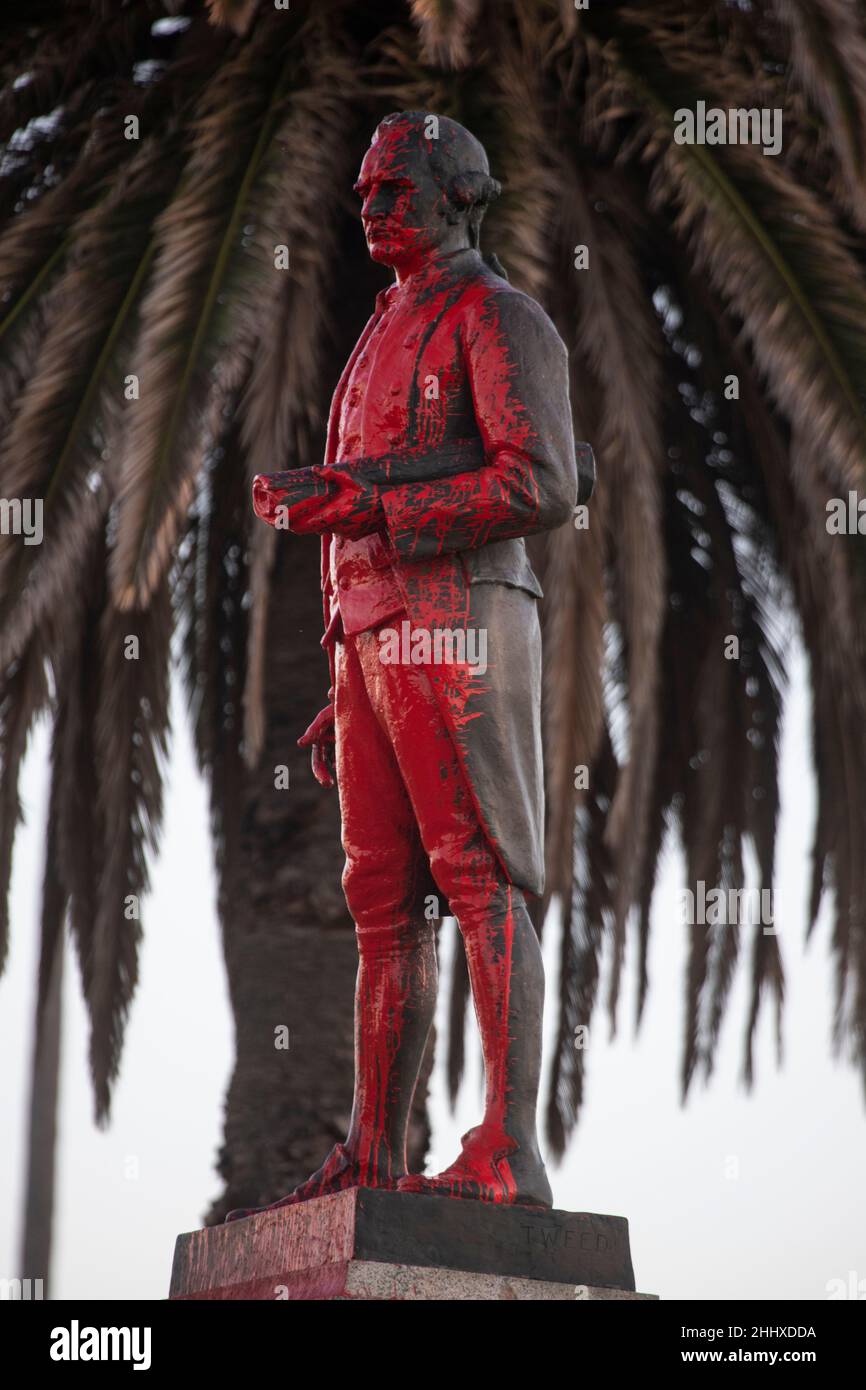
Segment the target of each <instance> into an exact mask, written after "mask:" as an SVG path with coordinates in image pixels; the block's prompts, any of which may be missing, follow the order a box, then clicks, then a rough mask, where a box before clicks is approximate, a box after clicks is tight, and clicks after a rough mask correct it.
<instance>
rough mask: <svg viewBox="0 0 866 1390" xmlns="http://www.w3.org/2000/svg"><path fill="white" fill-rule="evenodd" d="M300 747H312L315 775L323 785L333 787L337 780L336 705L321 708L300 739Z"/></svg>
mask: <svg viewBox="0 0 866 1390" xmlns="http://www.w3.org/2000/svg"><path fill="white" fill-rule="evenodd" d="M298 746H299V747H300V748H309V749H311V761H312V766H313V776H314V777H315V779H316V781H317V782H318V783H319V785H320V786H322V787H333V785H334V783H335V781H336V776H337V774H336V770H335V766H334V751H335V747H336V735H335V733H334V706H333V704H330V705H326V706H325V708H324V709H323V710H320V711H319V713H318V714H317V715H316V717H315V719H314V720H313V722H312V724H311V725H310V727H309V729H307V730H306V732H305V733H303V734H301V737H300V738H299V739H298Z"/></svg>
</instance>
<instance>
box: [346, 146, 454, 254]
mask: <svg viewBox="0 0 866 1390" xmlns="http://www.w3.org/2000/svg"><path fill="white" fill-rule="evenodd" d="M417 142H418V134H417V132H416V131H413V130H411V129H407V128H406V127H405V126H398V125H394V126H389V127H386V128H385V129H384V130H382V131H381V132H380V134H379V137H378V139H377V140H376V143H375V144H374V145H371V146H370V148H369V150H368V151H367V153H366V155H365V156H364V162H363V163H362V165H361V172H360V174H359V175H358V181H357V183H356V184H355V192H356V193H359V194H360V196H361V221H362V222H363V224H364V235H365V237H366V238H367V249H368V251H369V252H370V255H371V257H372V259H373V260H374V261H379V262H380V263H381V264H383V265H390V266H397V267H403V268H406V267H411V266H412V265H413V264H415V263H421V262H423V261H424V260H426V259H427V258H428V257H429V256H430V255H431V254H432V253H433V252H435V251H436V250H437V249H438V248H439V247H440V246H441V245H442V243H443V241H445V239H446V238H447V237H448V236H449V234H452V233H453V228H452V227H450V226H449V223H448V222H447V220H446V217H445V212H446V209H447V199H446V197H445V194H444V192H443V190H442V189H441V188H440V186H439V184H438V183H437V182H436V180H435V178H434V177H433V173H432V171H431V169H430V162H429V160H428V158H427V156H426V155H425V153H424V151H423V149H421V148H419V146H418V143H417Z"/></svg>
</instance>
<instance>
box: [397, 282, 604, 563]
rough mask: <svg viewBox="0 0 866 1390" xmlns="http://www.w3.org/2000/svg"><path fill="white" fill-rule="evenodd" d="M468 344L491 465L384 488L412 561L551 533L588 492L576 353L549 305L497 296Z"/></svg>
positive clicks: (404, 552)
mask: <svg viewBox="0 0 866 1390" xmlns="http://www.w3.org/2000/svg"><path fill="white" fill-rule="evenodd" d="M463 348H464V357H465V362H466V368H467V372H468V374H469V382H470V386H471V390H472V397H473V402H474V406H475V416H476V420H477V424H478V430H479V433H480V435H481V440H482V445H483V449H484V456H485V463H484V465H483V466H482V467H480V468H477V469H473V470H471V471H467V472H465V473H459V474H457V475H456V476H454V477H451V478H440V479H435V480H431V481H427V482H415V483H406V484H401V485H399V486H396V487H392V488H387V487H386V488H382V489H381V491H380V497H381V502H382V507H383V510H384V512H385V517H386V523H387V528H388V532H389V534H390V537H391V540H392V542H393V544H394V546H395V548H396V550H397V552H398V554H400V555H401V556H403V557H404V558H406V559H411V558H427V557H430V556H435V555H441V554H444V553H447V552H448V551H455V550H470V549H475V548H477V547H478V546H482V545H486V544H488V543H489V542H491V541H498V540H505V539H507V538H509V537H513V536H527V535H531V534H533V533H534V532H538V531H546V530H550V529H551V528H553V527H555V526H559V525H561V524H562V523H563V522H564V521H566V520H567V519H568V518H569V517H570V516H571V515H572V510H573V508H574V505H575V503H576V502H577V499H578V478H577V468H576V462H575V451H574V438H573V433H572V423H571V407H570V403H569V395H568V359H567V353H566V349H565V345H564V344H563V342H562V340H561V338H560V337H559V335H558V333H557V332H556V330H555V328H554V327H553V324H552V323H551V322H550V320H549V319H548V317H547V315H546V314H545V313H544V311H543V310H542V309H541V307H540V306H539V305H538V304H536V303H535V301H534V300H532V299H529V298H528V297H527V296H525V295H517V294H501V295H496V296H494V297H492V298H491V299H490V300H488V301H487V302H486V303H485V304H484V305H483V306H481V308H480V309H478V310H477V311H476V313H475V317H474V319H472V320H470V321H469V323H468V324H467V325H466V327H465V329H464V336H463Z"/></svg>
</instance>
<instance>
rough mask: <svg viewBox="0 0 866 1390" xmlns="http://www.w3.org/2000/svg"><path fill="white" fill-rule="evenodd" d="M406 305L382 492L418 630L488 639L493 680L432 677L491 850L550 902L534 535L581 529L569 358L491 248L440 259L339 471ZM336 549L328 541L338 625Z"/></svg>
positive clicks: (382, 424) (389, 296) (444, 668)
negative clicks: (461, 449) (463, 451)
mask: <svg viewBox="0 0 866 1390" xmlns="http://www.w3.org/2000/svg"><path fill="white" fill-rule="evenodd" d="M395 294H399V296H400V301H399V304H400V311H401V313H403V314H404V316H405V322H406V325H407V326H408V328H409V331H408V332H406V334H405V337H404V336H402V334H401V335H400V337H399V342H398V346H397V348H396V349H394V347H393V342H394V335H393V334H392V335H391V344H392V346H391V350H390V351H389V353H388V356H387V361H385V362H383V363H381V364H379V369H378V370H377V371H374V372H372V373H371V376H370V379H369V387H368V390H367V392H366V396H365V401H364V412H365V416H364V418H365V422H366V424H367V426H368V428H367V429H366V430H365V433H366V435H367V436H368V437H369V438H373V439H376V440H377V441H380V442H381V452H382V454H385V453H386V452H387V453H389V454H390V455H394V456H396V461H395V463H394V466H393V469H392V480H391V482H390V483H389V484H388V485H387V486H385V487H384V488H382V489H380V495H381V500H382V505H383V507H384V512H385V517H386V524H387V544H388V548H389V553H390V557H391V563H392V566H393V570H394V573H395V575H396V578H397V583H398V586H399V588H400V592H401V594H402V596H403V599H404V601H405V605H406V610H407V614H408V617H409V619H410V621H411V624H412V628H413V629H416V630H417V629H428V630H430V629H451V630H460V629H463V630H464V631H465V632H466V633H467V634H469V633H470V632H471V630H472V629H473V628H474V629H475V630H476V634H475V640H476V646H475V648H474V651H476V652H477V651H479V650H480V648H479V646H478V645H477V643H478V641H479V640H480V638H481V634H482V632H483V633H484V634H485V636H486V649H487V669H486V670H484V671H482V670H481V668H480V666H479V665H472V664H469V663H468V662H467V663H464V664H462V665H456V664H440V665H435V664H430V665H428V666H426V670H427V673H428V675H429V679H430V683H431V687H432V691H433V696H434V698H435V699H436V701H437V703H438V705H439V708H440V710H441V713H442V717H443V719H444V721H445V723H446V725H447V727H448V729H449V732H450V734H451V737H452V739H453V741H454V746H455V749H456V751H457V754H458V757H459V759H460V762H461V765H462V766H463V769H464V771H465V773H466V778H467V781H468V785H469V787H470V790H471V794H472V797H473V800H474V802H475V806H476V809H477V813H478V816H479V819H480V822H481V824H482V826H483V829H484V831H485V833H486V835H487V837H488V839H489V840H490V842H491V844H492V845H493V847H494V849H495V851H496V853H497V855H498V857H499V859H500V861H501V863H502V865H503V867H504V869H505V871H506V873H507V875H508V878H509V879H510V881H511V882H512V883H514V884H515V885H516V886H518V887H520V888H523V889H525V890H527V891H528V892H530V893H532V894H540V893H542V892H543V888H544V852H543V828H544V777H543V767H542V749H541V634H540V627H539V621H538V613H537V606H538V605H537V600H538V599H539V598H540V597H542V591H541V587H540V585H539V583H538V580H537V578H536V576H535V574H534V573H533V570H532V567H531V565H530V563H529V559H528V557H527V554H526V547H525V545H524V542H523V539H522V538H523V537H524V536H527V535H530V534H532V533H535V532H539V531H544V530H548V529H550V528H552V527H555V526H559V525H562V524H563V523H565V522H566V521H568V519H569V518H570V517H571V516H572V513H573V508H574V506H575V503H576V502H577V499H578V477H577V468H576V462H575V450H574V439H573V435H572V418H571V408H570V403H569V395H568V372H567V353H566V349H565V345H564V344H563V342H562V340H561V338H560V337H559V335H558V333H557V332H556V329H555V328H554V326H553V324H552V323H551V322H550V319H549V318H548V317H547V315H546V314H545V313H544V311H543V309H542V308H541V307H540V305H539V304H537V303H536V301H535V300H533V299H531V298H529V296H527V295H525V294H523V293H521V292H520V291H519V290H516V289H514V288H513V287H512V286H511V285H510V284H509V283H508V282H507V281H506V280H504V279H503V278H502V277H501V276H500V275H498V274H496V273H495V272H494V271H493V270H491V269H490V268H489V267H488V266H487V265H486V263H485V262H484V261H483V259H482V258H481V256H480V255H479V253H478V252H477V251H472V250H467V251H462V252H459V253H457V254H456V255H453V256H451V257H448V258H446V259H444V260H442V261H439V262H437V263H434V264H433V265H432V266H431V267H428V268H427V269H426V271H421V272H419V274H418V275H416V276H414V277H412V278H411V279H410V280H409V281H408V282H406V284H405V285H403V286H401V287H400V290H399V291H397V290H396V289H394V288H392V289H391V290H390V291H383V292H382V294H381V295H379V297H378V299H377V304H376V312H375V313H374V315H373V317H372V318H371V319H370V321H369V323H368V324H367V326H366V328H365V329H364V332H363V333H362V334H361V337H360V339H359V340H358V343H357V345H356V347H355V349H354V352H353V353H352V356H351V357H350V359H349V361H348V363H347V364H346V368H345V370H344V372H343V375H342V377H341V379H340V382H339V384H338V386H337V389H336V392H335V393H334V399H333V402H332V406H331V412H330V418H329V426H328V444H327V451H326V460H325V461H326V463H334V462H337V461H338V452H337V451H338V436H339V420H340V411H341V407H342V402H343V394H344V392H345V389H346V384H347V382H348V380H349V377H350V374H351V372H352V368H353V366H354V363H355V361H356V359H357V358H358V356H359V354H361V353H362V352H363V351H364V350H365V347H366V346H368V345H370V344H371V342H372V343H375V341H376V338H375V330H376V325H377V323H378V321H379V319H380V318H381V316H382V314H383V312H384V310H385V308H386V306H388V305H389V304H391V303H392V302H393V296H394V295H395ZM371 350H372V349H371ZM467 441H475V442H476V443H477V442H478V441H480V444H481V446H482V449H483V457H484V462H483V465H482V466H481V467H479V468H476V469H473V470H472V471H468V472H464V473H460V474H458V475H457V476H452V477H443V478H438V479H434V480H428V481H424V482H416V481H413V482H401V481H400V463H399V455H400V453H401V451H403V450H406V451H409V450H414V451H416V452H417V451H418V450H419V449H423V450H424V451H425V453H426V452H431V451H432V452H433V453H434V454H435V452H436V451H437V450H438V449H441V450H442V451H443V457H444V455H445V454H447V453H448V450H449V448H451V449H453V447H454V446H455V444H458V443H461V444H462V443H463V442H467ZM330 541H331V535H330V533H329V534H326V535H324V536H323V538H322V588H323V594H324V601H325V615H326V623H327V621H328V619H329V617H330V616H331V614H332V612H333V607H334V595H333V593H332V590H331V578H330V565H329V551H330ZM471 640H472V639H471V638H469V641H471ZM468 649H469V651H470V652H471V651H473V648H472V647H471V645H470V646H469V648H468Z"/></svg>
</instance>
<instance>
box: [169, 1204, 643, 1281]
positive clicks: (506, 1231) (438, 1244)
mask: <svg viewBox="0 0 866 1390" xmlns="http://www.w3.org/2000/svg"><path fill="white" fill-rule="evenodd" d="M461 1281H462V1282H461ZM524 1284H528V1285H529V1291H527V1290H526V1289H524V1287H523V1286H524ZM542 1284H543V1285H544V1286H545V1289H544V1291H543V1290H542V1289H541V1287H540V1285H542ZM533 1287H534V1292H533ZM634 1289H635V1283H634V1273H633V1270H632V1264H631V1254H630V1250H629V1238H628V1222H627V1221H626V1220H625V1218H624V1217H621V1216H599V1215H595V1214H593V1213H590V1212H567V1211H556V1210H554V1211H548V1210H544V1209H542V1208H528V1207H497V1206H492V1205H488V1204H486V1203H482V1202H471V1201H461V1200H459V1199H454V1198H448V1197H439V1196H428V1195H422V1194H418V1193H401V1192H384V1191H381V1190H379V1189H374V1188H363V1187H361V1188H352V1189H351V1190H349V1191H347V1192H340V1193H337V1194H336V1195H335V1196H332V1197H319V1198H316V1199H314V1200H312V1201H309V1202H303V1203H301V1204H299V1205H298V1206H294V1207H283V1208H281V1209H280V1210H278V1211H266V1212H261V1213H260V1214H259V1215H257V1216H251V1217H248V1218H247V1219H246V1220H244V1221H233V1222H230V1223H228V1224H227V1225H225V1226H214V1227H209V1228H206V1229H205V1230H201V1231H192V1232H190V1233H188V1234H185V1235H180V1236H178V1239H177V1245H176V1247H175V1255H174V1265H173V1268H172V1277H171V1289H170V1294H169V1297H170V1298H172V1299H275V1300H279V1299H292V1300H294V1299H350V1298H367V1299H373V1298H377V1299H378V1298H382V1299H422V1298H431V1299H444V1298H454V1299H458V1298H466V1297H469V1298H476V1299H481V1298H493V1299H500V1298H518V1299H519V1298H530V1297H538V1298H543V1299H551V1298H552V1299H562V1298H566V1297H568V1298H570V1299H589V1300H590V1301H592V1300H593V1299H595V1298H600V1297H608V1296H611V1297H612V1296H617V1295H632V1296H634ZM566 1291H567V1292H566Z"/></svg>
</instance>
